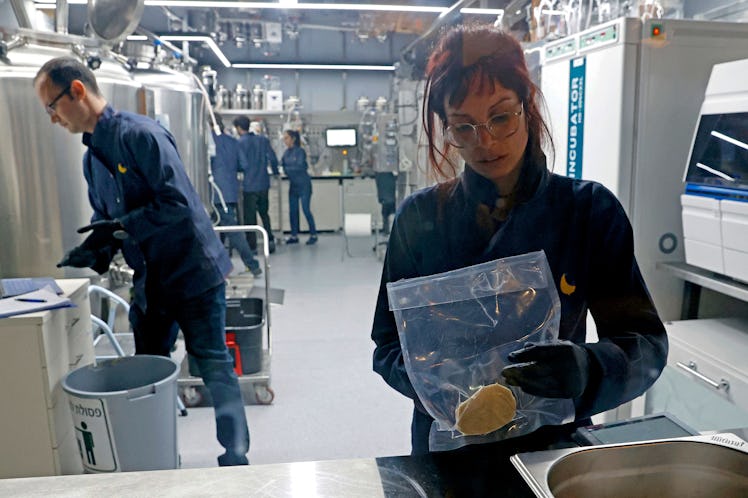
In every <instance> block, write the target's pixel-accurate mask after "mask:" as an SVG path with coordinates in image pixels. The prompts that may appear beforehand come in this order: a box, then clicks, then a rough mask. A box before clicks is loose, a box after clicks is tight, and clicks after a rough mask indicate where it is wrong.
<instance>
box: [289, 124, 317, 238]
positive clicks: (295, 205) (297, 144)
mask: <svg viewBox="0 0 748 498" xmlns="http://www.w3.org/2000/svg"><path fill="white" fill-rule="evenodd" d="M283 143H284V144H285V145H286V147H288V148H287V149H286V151H285V152H284V153H283V158H282V159H281V164H282V165H283V171H284V172H285V173H286V176H287V177H288V181H289V184H290V186H289V187H288V204H289V212H288V213H289V217H290V218H291V236H290V237H289V238H287V239H286V244H298V243H299V201H301V209H303V210H304V217H305V218H306V222H307V223H308V224H309V239H308V240H307V241H306V244H307V245H312V244H315V243H317V226H316V225H315V224H314V216H313V215H312V210H311V208H310V207H309V202H310V201H311V200H312V179H311V178H310V177H309V173H308V172H307V168H308V165H307V162H306V152H305V151H304V149H302V148H301V139H300V137H299V132H298V131H295V130H286V131H284V132H283Z"/></svg>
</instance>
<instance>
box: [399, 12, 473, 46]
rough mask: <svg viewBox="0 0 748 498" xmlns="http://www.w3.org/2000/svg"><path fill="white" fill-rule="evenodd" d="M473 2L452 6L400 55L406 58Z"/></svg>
mask: <svg viewBox="0 0 748 498" xmlns="http://www.w3.org/2000/svg"><path fill="white" fill-rule="evenodd" d="M473 2H475V0H459V1H458V2H457V3H455V4H452V6H451V7H449V8H448V9H447V10H445V11H444V12H442V13H441V14H439V17H437V18H436V20H435V21H434V22H433V23H432V24H431V26H429V29H427V30H426V32H425V33H423V34H422V35H421V36H419V37H418V38H416V39H415V40H413V41H412V42H410V43H409V44H408V45H407V46H406V47H405V48H403V49H402V50H401V51H400V54H401V55H403V56H404V55H405V54H407V53H409V52H410V51H411V50H413V49H414V48H415V47H416V45H418V44H419V43H421V42H422V41H424V40H427V39H428V38H429V37H430V36H431V35H433V34H434V33H435V32H436V31H437V30H438V29H439V28H441V27H442V26H444V25H446V24H448V23H450V22H451V21H452V20H453V16H454V15H455V14H456V13H459V12H460V9H461V8H463V7H467V6H468V5H471V4H472V3H473Z"/></svg>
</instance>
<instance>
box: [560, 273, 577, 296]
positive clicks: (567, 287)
mask: <svg viewBox="0 0 748 498" xmlns="http://www.w3.org/2000/svg"><path fill="white" fill-rule="evenodd" d="M575 290H577V286H576V285H571V284H569V282H567V281H566V273H564V274H563V275H561V292H563V293H564V294H566V295H567V296H571V295H572V294H574V291H575Z"/></svg>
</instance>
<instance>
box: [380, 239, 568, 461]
mask: <svg viewBox="0 0 748 498" xmlns="http://www.w3.org/2000/svg"><path fill="white" fill-rule="evenodd" d="M387 294H388V297H389V302H390V309H391V310H392V311H393V312H394V314H395V320H396V322H397V330H398V334H399V337H400V343H401V345H402V350H403V357H404V360H405V368H406V370H407V372H408V376H409V378H410V381H411V383H412V384H413V387H414V389H415V391H416V393H417V394H418V397H419V399H420V400H421V402H422V403H423V406H424V407H425V408H426V411H427V412H428V413H429V415H431V416H432V417H433V418H434V423H433V424H432V426H431V433H430V436H429V448H430V449H431V451H444V450H451V449H455V448H459V447H461V446H464V445H467V444H478V443H487V442H493V441H499V440H502V439H507V438H510V437H516V436H521V435H523V434H527V433H529V432H532V431H534V430H535V429H537V428H538V427H540V426H541V425H554V424H563V423H566V422H570V421H572V420H573V418H574V404H573V402H572V400H569V399H551V398H543V397H539V396H531V395H528V394H525V393H524V392H522V390H520V389H519V388H516V387H512V386H507V385H506V384H504V380H503V377H502V376H501V370H502V369H503V368H504V367H505V366H507V365H509V364H511V362H509V361H508V360H507V355H508V354H509V353H511V352H512V351H515V350H517V349H521V348H522V347H523V346H524V344H525V343H526V342H530V341H531V342H536V343H546V342H553V341H555V340H557V339H558V328H559V322H560V319H561V316H560V315H561V304H560V301H559V298H558V293H557V292H556V288H555V285H554V283H553V278H552V275H551V271H550V268H549V267H548V261H547V260H546V257H545V253H544V252H542V251H539V252H533V253H528V254H524V255H521V256H512V257H509V258H504V259H497V260H495V261H490V262H487V263H481V264H479V265H475V266H470V267H467V268H461V269H458V270H453V271H449V272H446V273H440V274H437V275H430V276H426V277H417V278H412V279H406V280H400V281H398V282H392V283H388V284H387ZM495 383H498V384H501V385H504V386H505V387H508V388H509V389H510V390H511V392H512V394H513V395H514V397H515V399H516V412H515V414H514V417H513V419H512V420H511V421H510V422H509V423H507V424H506V425H504V426H502V427H500V428H499V429H497V430H494V431H492V432H489V433H487V434H482V435H463V434H462V433H460V432H459V431H458V430H457V428H456V422H457V421H456V410H457V407H458V406H459V405H460V403H462V402H463V401H465V400H466V399H468V398H470V397H471V396H473V395H474V394H475V393H476V392H477V391H478V390H479V389H480V388H481V387H483V386H489V385H491V384H495Z"/></svg>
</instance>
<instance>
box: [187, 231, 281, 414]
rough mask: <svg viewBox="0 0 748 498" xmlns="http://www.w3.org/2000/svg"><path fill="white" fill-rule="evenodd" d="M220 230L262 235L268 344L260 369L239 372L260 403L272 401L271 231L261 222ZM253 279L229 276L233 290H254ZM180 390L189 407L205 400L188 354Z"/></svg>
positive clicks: (204, 389)
mask: <svg viewBox="0 0 748 498" xmlns="http://www.w3.org/2000/svg"><path fill="white" fill-rule="evenodd" d="M214 229H215V231H216V232H218V233H229V232H252V231H255V232H260V234H261V235H262V251H263V256H264V273H263V275H264V277H265V303H264V311H265V313H264V317H263V326H264V327H265V330H266V336H265V339H266V341H267V344H266V346H267V347H265V346H264V345H263V348H262V362H261V367H260V370H259V371H257V372H255V373H251V374H243V375H239V376H238V377H239V385H240V387H242V391H244V389H243V388H244V387H251V388H252V394H253V395H254V399H255V401H256V402H257V403H258V404H262V405H269V404H270V403H272V402H273V399H274V398H275V392H273V390H272V389H271V388H270V361H271V358H272V342H271V336H270V272H269V268H270V265H269V263H268V259H269V256H270V247H269V244H268V235H267V232H266V231H265V229H264V228H263V227H261V226H259V225H237V226H217V227H214ZM253 284H254V279H249V278H247V277H242V276H237V277H230V278H229V282H228V284H227V288H228V289H230V290H231V291H233V292H237V291H246V292H248V291H249V290H251V288H252V285H253ZM177 386H178V387H179V394H180V397H181V398H182V400H183V401H184V403H185V405H187V406H188V407H192V406H197V405H199V404H201V403H202V402H203V398H204V393H205V392H206V388H205V384H204V383H203V380H202V379H201V378H200V377H197V376H194V375H191V374H190V373H189V365H188V357H187V355H185V357H184V360H183V361H182V369H181V372H180V376H179V377H178V378H177Z"/></svg>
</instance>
